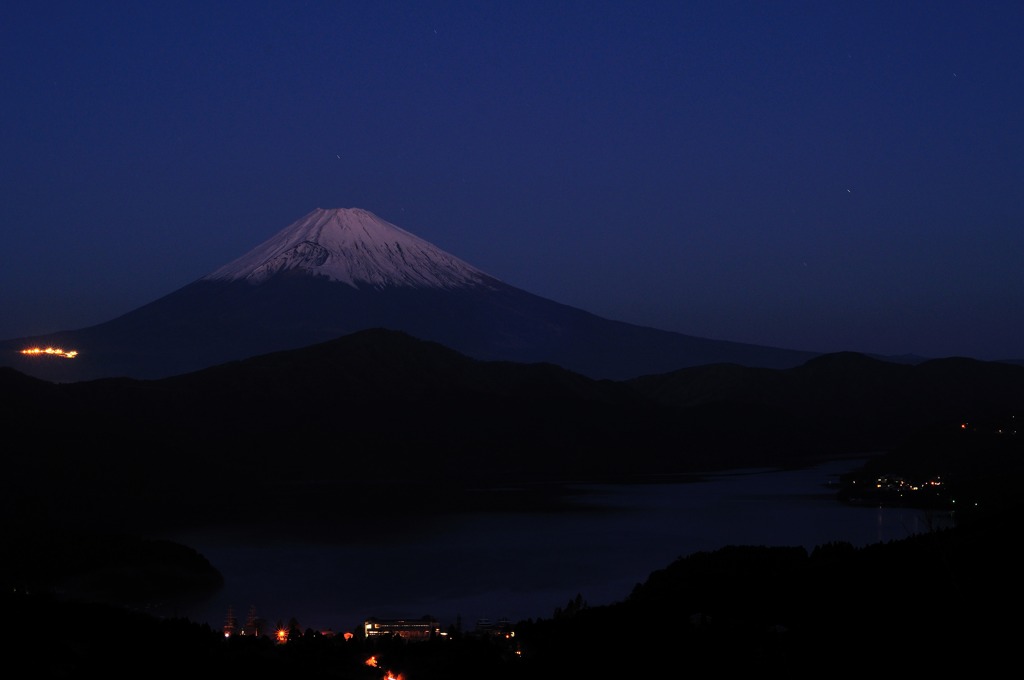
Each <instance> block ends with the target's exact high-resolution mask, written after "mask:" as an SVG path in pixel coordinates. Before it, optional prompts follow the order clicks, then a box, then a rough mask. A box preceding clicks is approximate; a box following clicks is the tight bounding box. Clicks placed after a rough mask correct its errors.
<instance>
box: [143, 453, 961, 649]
mask: <svg viewBox="0 0 1024 680" xmlns="http://www.w3.org/2000/svg"><path fill="white" fill-rule="evenodd" d="M858 462H859V461H840V462H834V463H829V464H825V465H821V466H818V467H815V468H810V469H804V470H786V471H771V470H746V471H738V472H736V471H731V472H727V473H723V474H720V475H713V476H709V477H707V478H706V479H705V480H703V481H699V482H692V483H682V484H645V485H626V486H616V485H595V486H586V487H580V488H579V490H580V491H581V492H583V493H581V495H580V496H579V497H578V501H577V502H578V504H579V509H580V512H560V513H481V514H473V515H461V516H459V515H456V516H445V517H443V518H435V519H434V520H433V521H429V522H427V521H424V522H423V524H422V527H420V528H419V529H418V530H417V531H413V532H410V531H407V530H406V529H408V526H409V525H408V524H405V525H404V526H403V527H401V529H403V530H400V531H398V530H396V531H394V532H390V531H388V527H386V526H385V527H381V533H380V534H379V535H377V536H375V537H371V538H370V539H367V537H366V536H365V535H363V534H364V532H352V533H354V534H359V540H356V541H350V540H347V538H346V537H347V536H348V535H349V533H350V532H348V531H347V530H346V527H345V525H344V523H342V522H339V525H338V526H337V530H336V532H335V533H334V534H333V535H331V536H324V537H322V538H321V539H319V540H311V539H310V538H309V537H308V536H306V537H303V538H302V539H301V540H298V539H297V540H288V539H281V538H275V539H273V540H267V539H265V538H261V537H259V536H255V535H252V534H251V533H247V532H245V531H243V530H240V529H239V528H237V527H212V528H208V529H205V530H202V531H195V532H190V533H187V534H182V535H176V536H173V537H171V538H173V539H174V540H177V541H179V542H181V543H184V544H186V545H190V546H192V547H193V548H195V549H196V550H198V551H199V552H201V553H202V554H203V555H205V556H206V557H207V558H208V559H209V560H210V561H211V562H212V563H213V564H214V566H216V567H217V568H218V569H220V571H221V572H222V573H223V575H224V577H225V580H226V585H225V587H224V589H223V590H222V591H220V592H219V593H218V594H217V595H215V596H214V597H212V598H210V599H208V600H206V601H205V602H201V603H192V604H186V603H177V604H175V605H169V606H167V607H166V608H165V609H164V610H162V611H159V612H157V613H159V614H163V615H169V616H187V617H188V618H190V619H192V620H195V621H201V622H206V623H209V624H210V625H211V626H212V627H214V628H219V627H220V626H221V625H223V623H224V618H225V616H226V614H227V611H228V608H229V607H231V608H233V610H234V612H235V613H236V614H238V613H242V612H247V611H249V609H250V607H254V608H255V610H256V612H257V614H258V615H259V616H261V617H262V618H265V619H266V620H267V622H268V623H269V624H270V625H274V624H276V623H277V622H279V621H280V622H283V623H287V622H288V621H289V619H291V618H293V617H294V618H295V619H296V620H297V621H298V623H299V625H300V627H301V628H302V629H306V628H313V629H316V630H323V629H331V630H335V631H342V630H352V629H354V628H356V627H357V626H359V624H361V622H362V621H363V620H364V619H365V618H367V617H371V616H376V617H381V618H418V617H421V616H425V615H430V616H433V617H435V618H437V619H438V620H439V621H440V622H441V623H442V625H444V626H447V625H449V624H455V623H456V622H457V621H459V620H461V622H462V624H463V625H464V626H469V627H472V626H473V625H474V624H475V622H476V620H477V619H481V618H489V619H492V620H496V619H500V618H507V619H510V620H512V621H519V620H523V619H527V618H540V617H550V616H551V614H552V613H553V611H554V609H555V608H557V607H564V606H565V604H566V603H567V602H568V601H569V600H570V599H572V598H574V597H575V596H576V595H577V594H580V595H582V597H583V599H584V600H585V601H587V602H588V603H589V604H591V605H600V604H609V603H611V602H614V601H617V600H621V599H623V598H625V597H626V596H627V595H628V594H629V592H630V591H631V590H632V588H633V586H634V585H635V584H637V583H639V582H641V581H643V580H645V579H646V577H647V576H648V574H650V573H651V572H652V571H654V570H657V569H660V568H662V567H665V566H667V565H668V564H669V563H671V562H672V561H673V560H675V559H676V558H678V557H683V556H686V555H689V554H691V553H694V552H698V551H710V550H716V549H718V548H721V547H723V546H725V545H772V546H795V545H802V546H804V547H806V548H807V549H808V550H811V549H813V548H814V547H815V546H818V545H823V544H826V543H830V542H837V541H845V542H849V543H852V544H853V545H855V546H858V547H859V546H864V545H868V544H871V543H878V542H887V541H891V540H898V539H901V538H905V537H907V536H909V535H912V534H917V533H923V532H927V531H930V530H932V529H935V528H942V527H946V526H950V525H951V523H952V521H951V517H950V515H949V514H948V513H936V512H926V511H922V510H914V509H909V508H873V507H852V506H846V505H843V504H841V503H839V502H837V501H836V500H835V499H834V496H833V491H834V490H833V489H831V488H829V486H828V485H829V484H830V483H833V482H835V481H836V480H837V479H838V475H839V474H841V473H843V472H846V471H848V470H850V469H852V468H853V467H855V466H856V465H857V464H858ZM594 510H600V512H595V511H594ZM410 520H411V521H412V522H413V526H416V524H415V523H416V521H417V520H416V518H410ZM345 521H348V522H351V521H354V520H351V519H348V520H345ZM398 528H399V527H396V529H398Z"/></svg>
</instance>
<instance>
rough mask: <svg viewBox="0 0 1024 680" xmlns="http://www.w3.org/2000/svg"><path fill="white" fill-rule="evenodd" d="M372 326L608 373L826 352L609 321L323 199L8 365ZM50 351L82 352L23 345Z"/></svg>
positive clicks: (166, 368)
mask: <svg viewBox="0 0 1024 680" xmlns="http://www.w3.org/2000/svg"><path fill="white" fill-rule="evenodd" d="M372 328H383V329H389V330H395V331H401V332H404V333H406V334H408V335H411V336H413V337H415V338H419V339H421V340H428V341H431V342H436V343H439V344H441V345H445V346H446V347H448V348H450V349H454V350H456V351H458V352H460V353H462V354H465V355H466V356H469V357H471V358H474V359H479V360H488V361H499V360H500V361H513V362H518V363H550V364H556V365H558V366H561V367H563V368H567V369H569V370H571V371H575V372H577V373H581V374H583V375H586V376H588V377H591V378H598V379H605V378H607V379H626V378H632V377H636V376H640V375H647V374H653V373H665V372H668V371H674V370H677V369H680V368H686V367H689V366H695V365H703V364H712V363H734V364H740V365H745V366H755V367H764V368H789V367H792V366H796V365H799V364H801V363H803V362H805V361H807V360H808V359H810V358H811V357H813V356H815V353H810V352H803V351H798V350H788V349H780V348H775V347H764V346H759V345H749V344H743V343H736V342H729V341H724V340H711V339H708V338H700V337H694V336H689V335H683V334H681V333H673V332H669V331H663V330H658V329H655V328H649V327H645V326H637V325H634V324H629V323H624V322H621V321H612V320H610V319H605V318H602V317H599V316H596V315H594V314H591V313H589V312H586V311H583V310H581V309H577V308H574V307H569V306H568V305H563V304H560V303H558V302H554V301H552V300H548V299H546V298H542V297H539V296H537V295H534V294H532V293H528V292H526V291H524V290H522V289H520V288H516V287H514V286H511V285H509V284H507V283H504V282H502V281H500V280H498V279H496V278H493V277H491V276H489V275H487V274H485V273H484V272H482V271H480V270H479V269H477V268H475V267H473V266H471V265H469V264H467V263H466V262H463V261H462V260H460V259H459V258H457V257H455V256H453V255H450V254H448V253H446V252H444V251H443V250H441V249H440V248H438V247H436V246H434V245H432V244H430V243H428V242H427V241H425V240H423V239H421V238H419V237H417V236H414V235H413V234H411V233H409V232H407V231H405V230H403V229H400V228H399V227H397V226H395V225H393V224H391V223H389V222H387V221H385V220H383V219H381V218H380V217H377V216H376V215H374V214H373V213H371V212H368V211H366V210H361V209H358V208H349V209H334V210H323V209H319V208H318V209H316V210H314V211H312V212H310V213H309V214H307V215H306V216H304V217H302V218H301V219H299V220H297V221H295V222H293V223H292V224H291V225H289V226H288V227H286V228H285V229H283V230H281V231H280V232H278V233H277V234H275V235H274V236H272V237H271V238H269V239H267V240H266V241H264V242H263V243H261V244H260V245H258V246H256V247H255V248H253V249H252V250H250V251H249V252H247V253H245V254H244V255H242V256H241V257H238V258H237V259H235V260H233V261H231V262H229V263H227V264H225V265H224V266H222V267H220V268H218V269H216V270H214V271H213V272H211V273H210V274H208V275H207V276H204V277H202V278H200V279H198V280H196V281H194V282H192V283H190V284H188V285H186V286H184V287H183V288H180V289H178V290H176V291H174V292H172V293H170V294H169V295H165V296H164V297H162V298H159V299H158V300H155V301H153V302H150V303H149V304H146V305H144V306H142V307H139V308H138V309H135V310H133V311H131V312H128V313H127V314H124V315H122V316H120V317H117V318H115V319H112V320H110V321H107V322H104V323H101V324H98V325H95V326H90V327H88V328H82V329H78V330H71V331H61V332H57V333H50V334H47V335H42V336H36V337H29V338H17V339H14V340H7V341H4V342H0V365H8V366H11V367H13V368H15V369H17V370H19V371H21V372H23V373H27V374H29V375H33V376H35V377H38V378H43V379H45V380H51V381H54V382H77V381H82V380H91V379H95V378H104V377H115V376H127V377H132V378H143V379H150V378H162V377H167V376H171V375H177V374H181V373H187V372H192V371H196V370H199V369H202V368H207V367H209V366H213V365H215V364H221V363H227V362H230V361H236V360H240V359H246V358H249V357H253V356H256V355H259V354H268V353H271V352H277V351H280V350H288V349H298V348H301V347H306V346H309V345H313V344H316V343H321V342H325V341H328V340H333V339H335V338H338V337H341V336H343V335H348V334H351V333H355V332H357V331H361V330H367V329H372ZM48 347H49V348H60V349H62V350H65V351H67V352H75V353H76V354H74V355H69V354H50V353H45V352H42V351H40V352H38V353H35V354H25V353H23V351H24V350H26V349H29V348H38V349H44V348H48ZM69 356H74V358H68V357H69ZM339 388H342V386H339Z"/></svg>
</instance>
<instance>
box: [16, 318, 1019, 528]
mask: <svg viewBox="0 0 1024 680" xmlns="http://www.w3.org/2000/svg"><path fill="white" fill-rule="evenodd" d="M0 408H2V409H3V411H4V413H5V420H6V422H7V423H8V425H7V427H6V431H7V436H8V441H11V442H22V444H21V445H20V448H19V449H18V451H20V452H21V453H12V454H11V455H9V456H7V457H6V460H5V475H4V479H5V480H6V482H5V483H4V488H3V491H4V494H5V498H6V499H7V501H8V503H10V504H11V505H10V507H9V508H8V509H9V510H11V511H12V512H13V510H14V508H15V507H18V508H40V507H43V508H46V509H47V510H46V512H47V513H50V514H51V515H52V514H56V515H59V516H63V517H68V518H72V519H75V520H77V521H88V520H89V518H91V520H92V521H97V522H100V521H102V522H110V523H113V524H118V523H129V524H130V523H133V522H137V523H141V524H142V525H143V526H146V527H149V528H152V527H154V526H157V525H159V524H161V523H165V522H166V523H177V522H182V521H191V520H195V521H198V519H197V518H200V517H201V518H203V521H204V522H210V521H213V520H214V519H215V518H222V519H230V520H231V521H244V518H245V517H249V516H257V517H259V518H260V520H261V521H265V520H266V519H267V515H266V513H267V508H266V504H267V503H274V504H279V505H280V506H281V507H287V508H291V510H289V511H288V512H289V513H292V512H294V513H299V514H298V515H296V516H295V517H293V519H301V520H302V521H316V519H315V518H326V521H331V522H334V521H336V519H337V517H339V516H340V515H339V513H343V512H344V508H354V507H356V506H357V505H358V504H360V503H364V502H365V503H369V504H371V505H374V506H375V507H376V508H377V512H382V511H383V510H381V507H384V508H386V507H387V506H388V505H389V503H387V502H385V503H383V504H381V503H380V501H381V499H383V498H394V499H395V501H394V502H395V504H396V505H395V507H399V508H407V507H408V503H410V502H415V503H416V504H417V506H418V507H421V508H422V510H423V511H424V512H426V511H429V510H441V509H444V508H446V507H459V508H461V509H467V508H471V507H474V503H485V504H489V505H491V506H493V505H494V504H496V503H498V504H500V503H502V502H505V501H506V500H507V501H508V502H510V503H516V504H521V503H523V502H525V501H526V500H527V499H528V498H532V499H533V500H532V501H530V502H533V501H536V502H548V501H550V500H551V499H550V498H549V497H544V496H543V494H542V495H541V496H540V497H532V496H529V494H531V493H535V492H536V491H537V489H544V488H549V489H554V488H557V487H558V486H559V485H561V484H564V483H567V482H573V481H634V482H642V481H647V480H651V479H659V480H664V479H676V478H679V476H680V475H686V474H694V473H700V472H704V471H711V470H721V469H727V468H737V467H758V466H785V465H803V464H807V463H809V462H815V461H819V460H822V459H825V458H829V457H834V456H851V457H852V456H863V455H869V454H871V453H872V452H877V451H882V450H885V449H887V448H890V447H893V446H896V445H898V444H899V443H900V442H901V441H902V440H903V439H905V438H906V437H909V436H912V435H916V434H918V433H921V432H925V431H928V430H935V429H936V428H944V429H945V431H949V430H950V429H951V428H952V429H954V430H955V429H956V428H958V427H959V426H960V424H961V423H963V422H970V423H974V422H976V421H983V420H990V419H992V418H1004V417H1006V416H1008V415H1014V414H1017V413H1021V412H1024V367H1020V366H1014V365H1010V364H1001V363H991V362H980V361H974V360H969V359H942V360H933V361H928V362H923V363H921V364H919V365H901V364H893V363H889V362H885V361H880V360H877V359H873V358H870V357H866V356H864V355H861V354H856V353H841V354H830V355H823V356H819V357H816V358H814V359H812V360H810V361H808V362H806V363H804V364H802V365H800V366H797V367H793V368H788V369H764V368H750V367H742V366H737V365H726V364H719V365H708V366H703V367H694V368H688V369H681V370H679V371H675V372H670V373H666V374H660V375H651V376H644V377H640V378H636V379H631V380H624V381H612V380H594V379H591V378H588V377H586V376H583V375H580V374H578V373H574V372H571V371H568V370H566V369H563V368H561V367H558V366H555V365H553V364H520V363H516V362H504V361H480V360H477V359H472V358H470V357H467V356H465V355H462V354H460V353H458V352H455V351H454V350H451V349H450V348H447V347H444V346H442V345H439V344H437V343H433V342H427V341H423V340H419V339H416V338H413V337H411V336H409V335H407V334H405V333H401V332H398V331H387V330H381V329H377V330H368V331H360V332H357V333H353V334H350V335H348V336H344V337H341V338H338V339H335V340H331V341H328V342H325V343H320V344H316V345H311V346H308V347H304V348H300V349H296V350H286V351H281V352H275V353H270V354H267V355H261V356H257V357H251V358H248V359H245V360H240V361H233V362H228V363H225V364H222V365H218V366H214V367H210V368H207V369H203V370H200V371H196V372H193V373H186V374H181V375H177V376H172V377H167V378H162V379H158V380H137V379H129V378H118V379H109V378H108V379H100V380H92V381H79V382H74V383H65V384H61V383H52V382H49V381H44V380H40V379H37V378H33V377H30V376H26V375H24V374H22V373H19V372H18V371H16V370H13V369H9V368H8V369H2V370H0ZM474 490H476V491H474ZM477 491H479V495H476V494H477ZM524 494H526V496H524ZM260 507H262V508H263V509H262V510H260V509H259V508H260ZM8 516H10V514H9V515H8Z"/></svg>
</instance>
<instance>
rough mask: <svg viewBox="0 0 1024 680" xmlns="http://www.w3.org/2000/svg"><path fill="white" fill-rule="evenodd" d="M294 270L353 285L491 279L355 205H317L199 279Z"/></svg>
mask: <svg viewBox="0 0 1024 680" xmlns="http://www.w3.org/2000/svg"><path fill="white" fill-rule="evenodd" d="M291 271H299V272H302V273H305V274H310V275H313V276H319V277H324V278H326V279H329V280H331V281H338V282H341V283H346V284H348V285H350V286H352V287H353V288H361V287H370V288H389V287H413V288H458V287H462V286H468V285H469V286H475V285H484V286H488V287H490V286H491V285H493V284H494V283H495V279H493V278H492V277H490V276H488V275H487V274H485V273H484V272H482V271H480V270H479V269H477V268H475V267H473V266H471V265H470V264H468V263H466V262H464V261H462V260H460V259H459V258H457V257H455V256H453V255H450V254H449V253H446V252H445V251H443V250H441V249H440V248H437V247H436V246H434V245H433V244H431V243H428V242H427V241H424V240H423V239H421V238H419V237H417V236H414V235H413V234H410V233H409V232H407V231H405V230H404V229H401V228H400V227H397V226H395V225H394V224H391V223H390V222H386V221H385V220H382V219H381V218H379V217H377V216H376V215H374V214H373V213H371V212H369V211H367V210H362V209H360V208H336V209H330V210H325V209H323V208H317V209H316V210H314V211H312V212H311V213H309V214H308V215H306V216H305V217H302V218H300V219H299V220H297V221H295V222H293V223H292V224H291V225H289V226H287V227H285V228H284V229H282V230H281V231H280V232H278V233H277V234H275V235H274V236H272V237H271V238H270V239H268V240H267V241H265V242H263V243H262V244H260V245H259V246H256V247H255V248H253V249H252V250H251V251H249V252H248V253H246V254H245V255H243V256H242V257H239V258H238V259H236V260H234V261H232V262H229V263H228V264H226V265H224V266H223V267H221V268H219V269H217V270H215V271H214V272H212V273H210V274H208V275H207V276H205V277H203V280H207V281H238V280H244V281H247V282H249V283H262V282H264V281H266V280H267V279H269V278H271V277H273V276H275V275H277V274H280V273H282V272H291Z"/></svg>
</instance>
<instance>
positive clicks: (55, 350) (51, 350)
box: [21, 347, 78, 359]
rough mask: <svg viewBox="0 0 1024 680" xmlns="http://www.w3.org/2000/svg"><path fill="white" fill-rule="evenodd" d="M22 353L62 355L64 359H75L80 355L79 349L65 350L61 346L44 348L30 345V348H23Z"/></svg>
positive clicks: (30, 354)
mask: <svg viewBox="0 0 1024 680" xmlns="http://www.w3.org/2000/svg"><path fill="white" fill-rule="evenodd" d="M21 353H22V354H28V355H29V356H52V357H61V358H63V359H74V358H75V357H77V356H78V350H76V349H68V350H64V349H61V348H60V347H47V348H46V349H43V348H42V347H30V348H28V349H23V350H21Z"/></svg>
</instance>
